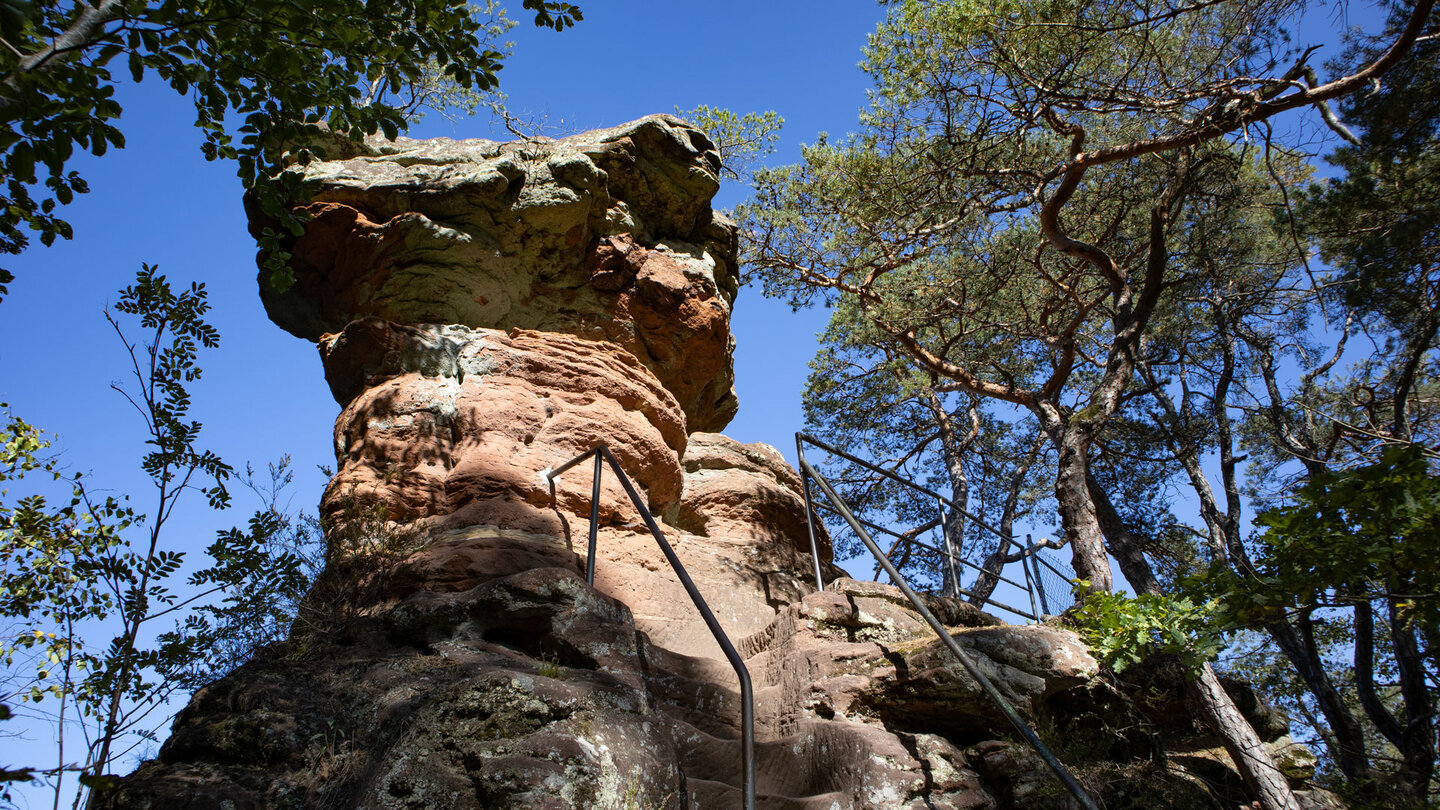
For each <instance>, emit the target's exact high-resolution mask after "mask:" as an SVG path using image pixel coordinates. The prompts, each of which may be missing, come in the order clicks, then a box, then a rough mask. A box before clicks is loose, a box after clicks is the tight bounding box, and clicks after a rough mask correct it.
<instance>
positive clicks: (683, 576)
mask: <svg viewBox="0 0 1440 810" xmlns="http://www.w3.org/2000/svg"><path fill="white" fill-rule="evenodd" d="M590 456H594V457H595V477H594V479H593V481H592V482H591V486H590V542H589V544H588V545H587V546H586V550H585V582H586V583H588V584H589V585H591V586H594V584H595V545H596V540H597V538H598V536H599V534H598V533H599V527H600V475H601V473H602V472H603V471H604V469H605V466H604V465H605V462H607V461H608V462H609V463H610V468H611V469H613V470H614V471H615V475H616V477H617V478H619V479H620V486H622V487H624V488H625V494H627V495H629V496H630V502H631V503H633V504H634V505H635V510H636V511H637V512H639V513H640V517H641V519H643V520H644V521H645V526H646V527H647V528H649V529H650V534H651V535H653V536H654V537H655V542H656V543H658V544H659V545H660V551H661V552H662V553H664V555H665V559H666V561H668V562H669V563H670V568H671V569H672V570H674V571H675V574H676V576H678V577H679V578H680V584H681V585H683V586H684V587H685V592H686V593H687V594H689V595H690V601H691V602H694V603H695V609H696V610H698V611H699V612H700V618H701V619H704V620H705V626H706V627H708V628H710V634H711V635H713V636H714V637H715V640H716V641H717V642H719V644H720V649H721V650H723V651H724V652H725V657H726V658H727V659H728V660H729V661H730V666H732V667H734V669H735V675H736V677H737V678H739V680H740V758H741V779H742V785H741V790H742V792H743V794H744V808H745V810H755V695H754V690H753V689H752V688H751V686H750V671H749V670H748V669H746V668H745V662H744V661H742V660H740V653H739V652H738V651H737V650H736V649H735V645H734V644H731V643H730V638H729V636H727V635H725V631H724V630H723V629H721V627H720V622H719V621H717V620H716V619H715V614H714V613H713V612H711V610H710V606H709V605H708V604H707V603H706V602H705V597H704V596H702V595H701V594H700V590H699V589H698V588H696V587H695V583H694V581H693V580H691V579H690V575H689V574H687V573H686V572H685V566H684V565H681V563H680V558H679V557H677V556H675V550H674V549H673V548H671V547H670V544H669V543H668V542H666V540H665V533H664V532H662V531H660V527H659V526H658V525H657V524H656V523H655V517H654V516H653V515H651V514H650V510H649V509H647V508H646V507H645V503H644V501H642V500H641V499H640V493H639V492H637V491H636V489H635V485H634V484H632V483H631V482H630V478H629V477H628V476H626V475H625V471H624V470H622V469H620V462H618V461H616V460H615V455H614V454H613V453H611V452H610V448H608V447H606V446H605V445H604V444H598V445H596V446H595V449H593V450H589V451H587V452H584V453H581V454H580V455H578V456H576V457H575V458H572V459H570V460H569V461H567V462H565V463H564V464H561V465H560V466H559V467H556V468H555V469H553V470H547V471H545V473H544V475H545V480H546V481H547V482H548V483H549V484H550V502H551V505H552V506H553V505H554V504H555V479H556V478H557V477H559V476H560V475H561V474H562V473H564V472H565V471H566V470H569V469H570V468H571V467H574V466H575V465H577V464H579V463H580V462H582V461H584V460H585V459H587V458H589V457H590Z"/></svg>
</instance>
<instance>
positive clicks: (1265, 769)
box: [1190, 664, 1300, 810]
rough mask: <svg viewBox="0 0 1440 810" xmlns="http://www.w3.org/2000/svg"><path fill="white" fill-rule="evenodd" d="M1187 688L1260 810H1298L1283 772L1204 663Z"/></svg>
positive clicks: (1211, 670) (1217, 678) (1212, 671)
mask: <svg viewBox="0 0 1440 810" xmlns="http://www.w3.org/2000/svg"><path fill="white" fill-rule="evenodd" d="M1190 692H1191V694H1192V695H1193V696H1194V697H1195V699H1196V701H1197V702H1198V703H1199V704H1200V709H1201V711H1202V712H1204V714H1205V720H1206V722H1207V723H1208V725H1209V726H1210V728H1212V729H1213V730H1214V731H1215V733H1216V734H1218V735H1220V739H1221V741H1222V742H1223V743H1224V745H1225V750H1226V751H1228V752H1229V753H1230V759H1232V760H1234V762H1235V768H1236V769H1237V770H1239V771H1240V775H1241V776H1242V777H1244V778H1245V782H1246V784H1247V785H1248V786H1249V787H1250V792H1251V793H1252V794H1254V796H1255V798H1257V799H1259V800H1260V806H1261V807H1262V808H1264V810H1299V808H1300V803H1299V802H1298V801H1297V800H1296V799H1295V794H1294V793H1292V792H1291V791H1290V783H1289V781H1287V780H1286V779H1285V774H1283V773H1281V772H1280V769H1279V768H1277V767H1275V762H1274V760H1273V759H1271V757H1270V752H1269V751H1266V750H1265V745H1264V743H1262V742H1261V741H1260V737H1259V736H1257V735H1256V734H1255V729H1253V728H1251V727H1250V723H1249V721H1247V720H1246V719H1245V716H1244V715H1242V714H1241V713H1240V710H1239V709H1238V708H1236V706H1235V701H1233V700H1231V699H1230V695H1229V694H1228V693H1226V691H1225V687H1224V686H1223V685H1221V683H1220V678H1219V676H1217V675H1216V674H1215V670H1213V669H1211V668H1210V665H1209V664H1205V665H1204V666H1203V667H1202V669H1201V670H1200V676H1199V677H1198V678H1196V679H1195V680H1193V681H1191V682H1190Z"/></svg>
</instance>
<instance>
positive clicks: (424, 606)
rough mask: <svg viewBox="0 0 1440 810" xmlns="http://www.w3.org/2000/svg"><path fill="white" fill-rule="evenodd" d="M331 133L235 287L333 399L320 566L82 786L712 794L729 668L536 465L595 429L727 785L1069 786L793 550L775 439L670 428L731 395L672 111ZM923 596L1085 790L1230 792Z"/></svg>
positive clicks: (962, 799) (698, 168) (902, 614)
mask: <svg viewBox="0 0 1440 810" xmlns="http://www.w3.org/2000/svg"><path fill="white" fill-rule="evenodd" d="M361 151H362V153H361V154H359V155H357V156H355V157H352V158H350V159H347V160H337V161H331V162H326V163H320V164H316V165H313V166H311V167H310V168H309V170H308V174H309V176H310V177H311V178H312V179H315V180H317V181H318V182H319V184H320V188H321V191H320V194H319V196H318V197H317V198H316V199H315V200H314V201H312V202H311V203H309V210H310V212H311V213H312V214H313V215H314V218H313V219H312V220H311V222H310V223H309V227H308V228H307V230H306V232H305V234H304V235H303V236H302V237H300V238H299V239H298V240H297V241H296V242H295V244H294V245H293V246H292V249H293V251H294V256H295V264H294V266H295V270H296V279H297V283H296V285H295V287H294V288H293V289H292V290H291V291H289V292H287V293H285V294H275V293H266V305H267V307H268V308H269V311H270V313H271V316H272V317H273V318H274V319H275V320H276V321H277V323H279V324H281V325H282V326H284V327H285V328H287V329H289V330H291V331H292V332H295V333H296V334H300V335H303V336H305V337H308V338H310V339H316V340H318V341H319V344H320V352H321V356H322V359H323V360H324V366H325V374H326V379H327V380H328V381H329V383H330V386H331V390H332V392H333V393H334V395H335V398H336V400H337V401H338V402H339V403H340V404H341V406H342V408H343V410H342V412H341V414H340V417H339V418H338V419H337V421H336V427H335V449H336V457H337V462H338V466H337V472H336V474H335V476H334V478H333V479H332V480H331V482H330V484H329V486H328V487H327V489H326V491H325V495H324V499H323V501H322V505H321V509H322V512H323V513H324V515H325V517H326V518H327V524H328V527H329V528H328V535H327V542H328V543H329V547H328V554H327V569H326V571H325V573H324V574H323V575H322V576H321V577H320V579H319V581H318V582H317V583H316V585H315V586H314V589H313V590H312V592H311V594H310V596H309V597H308V599H307V601H306V604H305V605H304V608H303V611H302V615H301V616H300V618H299V619H298V620H297V622H296V624H295V627H294V629H293V631H292V636H291V638H290V639H289V640H288V641H286V642H284V643H282V644H279V645H275V646H273V647H271V648H268V649H265V650H262V651H260V652H259V654H258V655H257V656H256V657H255V660H253V661H251V662H250V663H248V664H246V665H245V666H244V667H241V668H240V669H239V670H237V671H235V672H234V673H232V674H230V675H229V676H227V677H225V678H223V679H222V680H220V681H219V682H217V683H215V684H212V685H210V686H208V687H206V688H205V689H203V690H201V691H200V692H199V693H197V694H196V695H195V696H194V699H193V700H192V701H191V703H190V704H189V705H188V706H187V707H186V708H185V709H184V710H183V711H182V712H181V713H180V714H179V715H178V716H177V718H176V720H175V725H174V729H173V733H172V734H171V736H170V739H169V740H168V741H166V742H165V744H164V745H163V747H162V748H161V749H160V752H159V756H158V758H157V759H155V760H154V761H151V762H148V763H146V764H145V765H143V766H142V767H141V768H140V769H139V770H138V771H137V772H136V773H135V774H133V775H131V776H129V777H127V778H126V779H124V780H123V781H122V782H121V784H120V785H119V787H117V788H115V789H113V790H111V791H108V792H107V793H105V794H104V795H103V796H100V797H99V799H98V805H99V806H102V807H108V808H113V809H114V810H121V809H122V808H123V809H139V808H147V809H158V808H177V809H181V810H183V809H184V808H194V810H201V808H204V810H210V809H211V808H216V807H223V808H230V809H231V810H251V809H256V810H258V809H259V808H271V809H273V810H291V809H292V808H293V809H295V810H299V808H326V807H335V808H342V807H343V808H364V809H365V810H399V809H401V808H405V809H407V810H408V809H410V808H414V809H415V810H419V808H454V809H455V810H464V809H465V808H475V809H476V810H479V809H480V808H485V809H486V810H493V809H495V808H517V809H519V808H524V810H549V809H550V808H556V809H557V810H558V809H559V808H574V809H577V810H578V808H587V809H588V808H602V809H603V810H609V809H611V808H613V809H614V810H622V809H623V810H638V809H639V808H646V809H647V810H648V809H652V808H653V809H657V810H680V808H686V810H690V809H692V808H693V809H698V810H710V809H711V808H733V807H739V806H740V785H741V776H740V774H741V764H740V750H741V743H740V726H739V723H740V719H739V718H740V703H739V691H738V683H739V682H738V678H737V676H736V674H735V672H734V671H733V670H732V669H731V667H730V665H729V664H728V662H727V661H726V660H725V659H724V657H723V656H722V655H721V652H720V647H719V645H718V643H717V642H716V640H715V639H714V637H712V636H711V634H710V631H709V629H708V628H707V626H706V625H705V624H704V623H703V622H702V621H701V620H700V618H699V615H698V614H697V612H696V611H695V609H694V607H693V605H692V604H691V602H690V600H689V597H688V595H687V594H686V591H685V590H684V589H683V587H682V586H681V584H680V581H679V579H678V577H677V575H676V574H675V572H674V571H672V569H671V568H670V566H669V564H668V562H667V560H666V559H665V558H664V556H663V555H662V553H661V551H660V549H659V547H658V545H657V543H656V540H655V538H654V537H653V536H652V535H651V534H650V532H649V531H648V529H647V527H646V525H645V523H644V522H643V521H642V519H641V516H640V514H639V513H638V511H637V510H636V508H635V506H634V504H633V503H632V502H631V500H630V498H629V496H628V494H627V493H626V491H625V490H624V488H623V487H622V486H621V485H620V483H619V479H618V478H617V476H616V475H615V474H614V473H613V472H612V471H610V470H608V469H606V470H604V471H603V472H602V479H603V480H602V486H601V488H600V494H599V499H598V500H599V511H598V516H597V518H596V521H595V525H591V518H590V515H591V512H590V503H591V482H592V475H593V474H594V473H593V470H594V468H593V467H592V466H591V465H589V464H582V465H579V466H576V467H573V468H571V469H569V470H568V471H567V472H565V473H564V474H563V475H561V476H559V477H558V478H557V479H556V480H555V481H554V482H553V485H552V483H551V482H550V481H549V480H547V477H546V475H545V474H546V472H547V471H549V470H553V469H557V468H558V466H559V465H561V464H563V463H565V462H567V461H568V460H570V459H572V458H574V457H576V456H578V455H580V454H581V453H584V452H586V451H589V450H591V449H592V448H593V447H594V446H596V445H597V444H599V443H602V442H603V443H605V444H606V445H607V446H608V447H609V448H610V450H611V451H612V452H613V453H614V455H615V457H616V458H617V459H618V461H619V463H620V464H621V466H622V467H623V469H624V471H625V472H626V473H627V474H628V475H629V476H630V477H631V478H632V479H633V481H634V482H635V484H636V486H637V487H638V489H639V497H640V498H641V499H642V501H643V502H644V504H645V505H646V506H647V507H648V509H649V510H650V511H651V512H653V513H654V516H655V518H656V520H657V523H658V527H659V529H660V530H661V531H662V532H663V533H664V535H665V537H666V538H667V539H668V541H669V543H670V544H671V545H672V546H673V549H674V552H675V554H676V556H677V557H678V558H679V559H680V561H681V563H682V564H683V566H684V567H685V569H686V570H687V571H688V572H689V574H690V575H691V577H692V578H693V580H694V582H695V584H696V587H697V588H698V589H699V590H700V592H701V593H702V594H703V595H704V597H705V599H706V600H707V602H708V603H709V605H710V606H711V608H712V609H713V611H714V614H715V616H716V618H717V620H718V622H719V623H720V625H721V626H722V627H723V628H724V630H725V632H726V633H727V635H728V637H729V638H731V639H732V640H733V641H734V642H735V645H736V647H737V649H738V650H739V651H740V654H741V656H742V658H743V659H744V660H745V664H746V667H747V668H748V671H749V672H750V675H751V677H752V681H753V684H754V686H755V696H756V704H755V709H756V715H755V716H756V741H757V746H756V748H757V789H758V793H759V801H758V806H759V807H761V808H766V810H860V809H861V808H887V809H888V808H904V809H905V810H922V808H928V809H929V810H944V809H949V810H960V809H962V808H963V809H965V810H980V809H982V808H984V809H986V810H1008V809H1009V808H1055V809H1056V810H1061V809H1062V808H1064V809H1067V810H1068V808H1071V807H1074V806H1076V805H1075V802H1074V800H1073V799H1072V798H1071V797H1069V795H1068V794H1067V793H1065V791H1064V790H1063V789H1061V787H1060V785H1059V783H1058V782H1057V780H1056V779H1055V778H1054V775H1053V774H1052V773H1051V772H1050V771H1049V770H1048V768H1047V767H1046V766H1045V765H1044V764H1043V762H1041V761H1040V759H1039V758H1038V757H1037V756H1036V755H1035V754H1034V753H1033V752H1031V751H1030V750H1029V749H1028V748H1027V747H1025V746H1023V745H1019V744H1017V743H1015V742H1014V741H1013V740H1014V739H1015V736H1014V735H1013V733H1012V732H1011V730H1010V728H1009V726H1008V724H1007V722H1006V720H1005V719H1004V717H1003V715H1002V714H1001V711H1000V709H999V708H998V707H997V706H996V705H995V704H994V703H993V702H992V701H991V700H990V699H989V698H988V697H986V696H985V695H984V694H983V693H982V690H981V689H980V687H979V685H978V684H977V683H976V682H975V680H974V679H972V678H971V676H970V675H968V674H967V672H966V671H965V669H964V668H963V667H961V666H960V665H958V664H957V662H956V661H954V660H952V659H951V657H950V656H949V654H948V652H946V651H945V650H944V649H942V647H941V644H940V642H939V641H938V640H937V639H936V638H935V637H934V635H933V633H932V631H931V629H930V627H929V626H928V625H926V624H925V623H924V622H923V621H922V620H921V618H920V616H919V615H918V614H917V613H916V611H915V610H914V609H913V608H912V606H911V605H910V604H909V603H908V602H907V601H906V600H905V599H904V597H903V595H902V594H901V592H900V591H899V590H898V589H897V588H895V587H892V586H887V585H881V584H878V583H873V582H857V581H855V580H852V579H849V578H848V577H846V576H845V574H844V572H843V571H841V570H840V569H838V568H836V567H835V566H834V565H833V564H832V563H831V561H830V556H831V550H830V543H829V538H828V536H827V535H826V534H825V532H824V531H823V528H822V529H821V530H820V531H818V532H817V535H816V541H817V546H818V551H819V554H818V556H819V558H820V559H819V560H818V561H817V560H815V559H813V558H812V555H811V543H810V537H809V532H808V530H807V524H806V519H805V514H806V510H805V504H804V499H803V495H802V493H801V482H800V479H799V478H798V476H797V475H796V473H795V471H794V470H793V469H791V468H790V467H789V465H787V464H786V463H785V462H784V460H783V458H782V457H781V455H780V453H779V452H778V451H776V450H775V449H774V448H772V447H769V446H766V445H760V444H741V443H739V442H736V441H733V440H731V439H729V438H727V437H725V436H722V435H719V434H716V433H709V432H704V431H709V430H713V429H717V428H718V427H720V426H721V425H723V424H724V422H725V421H726V420H728V418H729V416H730V414H731V413H733V411H734V405H735V401H734V396H733V393H732V392H731V390H730V338H729V333H728V319H729V312H730V305H731V303H732V300H733V296H734V292H735V269H734V255H735V247H734V229H733V228H732V227H731V226H729V225H728V224H727V223H725V222H723V221H722V220H720V219H718V218H717V217H715V216H714V215H712V214H711V213H710V209H709V200H710V197H711V195H713V193H714V191H715V187H716V183H715V170H716V168H717V165H718V164H717V163H716V160H717V158H716V157H715V155H714V153H713V149H712V147H711V146H710V144H709V141H708V140H706V139H705V138H704V136H703V135H701V134H700V133H699V132H697V131H695V130H693V129H691V128H689V127H688V126H686V125H683V124H681V123H680V122H678V121H676V120H674V119H671V118H669V117H666V116H655V117H651V118H647V119H643V120H642V121H638V122H635V123H632V124H628V125H625V126H623V127H617V128H615V129H611V130H603V131H600V132H595V133H586V134H584V135H579V136H575V137H574V138H568V139H565V140H563V141H556V142H544V143H534V142H527V143H518V144H496V143H492V142H488V141H435V142H416V141H402V142H400V143H397V144H390V145H383V146H373V147H367V148H366V149H364V150H361ZM255 225H256V226H257V227H260V226H263V223H261V222H256V223H255ZM552 486H553V489H552ZM592 533H593V535H594V537H595V542H596V566H595V571H594V585H593V587H592V586H591V585H588V584H587V583H586V578H585V576H584V574H585V571H584V566H585V559H586V550H587V549H586V547H587V544H588V542H589V538H590V536H591V535H592ZM817 566H818V567H819V568H820V570H821V572H822V574H823V577H824V579H826V580H827V581H828V583H829V584H828V586H827V587H826V588H825V589H823V590H818V591H817V590H816V589H815V587H814V571H815V569H816V567H817ZM927 599H928V605H927V607H928V609H929V610H930V611H931V612H932V613H933V614H934V615H935V616H936V617H938V618H939V620H940V621H941V622H943V623H944V624H945V625H946V626H947V628H948V631H949V632H950V633H951V634H952V636H953V637H954V638H955V640H956V641H957V642H958V643H959V645H960V646H961V647H962V648H963V649H964V650H966V651H967V653H968V655H969V656H970V657H971V659H972V660H973V663H974V665H975V666H976V667H977V668H978V669H979V670H980V671H981V672H983V673H985V674H986V675H987V677H988V678H989V679H990V680H992V681H993V682H994V683H995V685H996V686H997V688H998V689H999V691H1000V692H1001V693H1002V694H1003V695H1004V696H1005V697H1006V699H1007V700H1008V702H1009V703H1010V704H1012V705H1013V706H1014V707H1015V709H1016V710H1017V711H1018V712H1019V713H1020V714H1021V715H1022V716H1024V717H1025V718H1027V719H1028V720H1029V721H1030V722H1031V723H1032V724H1033V725H1034V726H1035V727H1036V728H1038V729H1040V731H1041V733H1042V734H1043V735H1044V736H1045V737H1046V738H1047V739H1048V740H1049V741H1050V743H1051V744H1052V746H1053V747H1054V748H1055V749H1056V750H1057V753H1059V755H1060V756H1061V758H1062V759H1063V760H1064V761H1066V762H1067V763H1068V764H1069V765H1070V766H1071V767H1072V769H1073V770H1074V772H1075V773H1076V774H1077V776H1078V777H1079V778H1080V779H1081V780H1082V782H1084V783H1085V784H1086V785H1087V786H1088V787H1089V788H1090V789H1091V790H1092V791H1093V792H1094V793H1095V794H1097V795H1098V796H1099V797H1100V799H1101V801H1102V803H1103V805H1102V806H1105V807H1108V808H1111V810H1118V808H1136V809H1137V810H1138V809H1139V808H1146V810H1151V808H1175V810H1191V808H1208V807H1215V808H1230V807H1235V806H1237V805H1239V804H1242V803H1243V802H1244V801H1246V799H1245V793H1244V786H1243V784H1242V783H1241V782H1240V780H1239V777H1238V775H1236V774H1235V772H1234V770H1233V768H1231V769H1227V765H1226V760H1225V759H1224V757H1223V754H1217V750H1218V749H1217V748H1216V744H1215V741H1214V740H1212V739H1208V738H1207V737H1206V736H1205V734H1204V732H1203V730H1201V729H1197V728H1196V727H1195V726H1194V724H1193V723H1191V722H1189V720H1188V717H1189V716H1190V714H1191V713H1190V712H1189V711H1188V710H1187V709H1186V708H1185V706H1184V704H1183V697H1175V696H1180V695H1183V690H1180V689H1179V688H1178V685H1177V684H1175V683H1171V682H1170V681H1168V680H1167V678H1171V677H1172V675H1173V673H1170V672H1169V671H1168V670H1166V669H1165V668H1164V667H1159V668H1156V669H1154V670H1152V671H1151V672H1150V675H1151V676H1153V677H1149V678H1148V680H1145V679H1141V680H1137V679H1134V678H1132V679H1130V680H1128V681H1120V680H1118V679H1116V678H1115V677H1113V676H1112V675H1109V674H1107V673H1102V672H1100V671H1099V668H1098V667H1097V666H1096V663H1095V660H1094V659H1093V658H1092V657H1091V656H1090V655H1089V653H1088V652H1087V650H1086V649H1085V647H1084V645H1083V644H1082V643H1081V642H1080V640H1079V639H1078V638H1077V637H1076V636H1075V635H1074V634H1072V633H1070V632H1068V631H1066V630H1064V629H1061V628H1058V627H1050V626H1026V627H1017V626H1011V625H1007V624H1004V623H1002V622H1000V621H999V620H998V619H996V618H994V617H993V616H990V615H988V614H986V613H984V612H982V611H980V610H978V609H976V608H975V607H973V606H971V605H969V604H967V603H964V602H960V601H956V600H951V599H943V598H938V597H927ZM1167 701H1168V702H1167ZM1240 703H1241V706H1242V708H1244V707H1246V706H1248V709H1247V711H1249V713H1250V714H1251V716H1252V717H1253V718H1255V719H1256V720H1257V722H1258V721H1259V720H1261V719H1263V717H1264V715H1265V711H1264V707H1263V706H1262V705H1260V704H1259V703H1258V702H1257V701H1254V700H1251V701H1249V702H1248V703H1247V702H1245V701H1244V700H1241V701H1240ZM1274 719H1275V718H1270V720H1271V722H1270V723H1269V725H1268V726H1267V725H1266V724H1265V723H1259V725H1260V726H1261V727H1263V728H1267V729H1268V730H1269V731H1271V732H1274V733H1272V734H1270V735H1269V738H1270V739H1271V740H1272V741H1273V743H1272V744H1273V745H1275V746H1276V747H1277V750H1278V749H1280V748H1287V750H1288V743H1287V742H1286V741H1284V740H1283V739H1277V738H1279V736H1280V734H1281V733H1283V729H1277V726H1278V725H1283V724H1277V723H1275V722H1273V721H1274ZM1167 754H1168V756H1167ZM1289 762H1290V763H1291V765H1292V767H1291V771H1292V775H1293V776H1294V777H1295V778H1297V779H1298V778H1303V777H1304V775H1305V770H1306V762H1305V759H1304V757H1303V756H1302V755H1300V754H1299V753H1298V752H1297V753H1296V754H1295V755H1294V756H1291V757H1290V758H1289Z"/></svg>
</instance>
